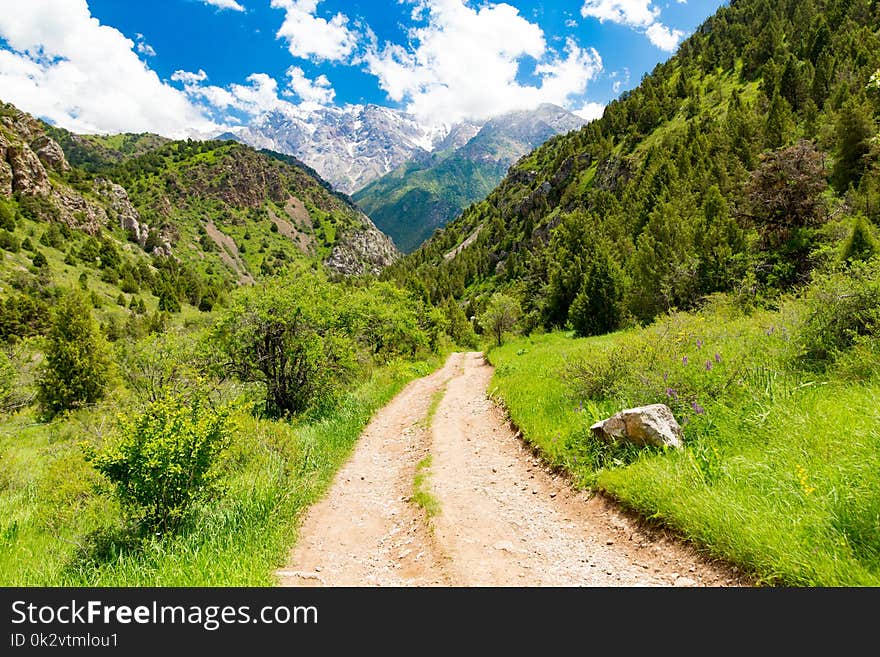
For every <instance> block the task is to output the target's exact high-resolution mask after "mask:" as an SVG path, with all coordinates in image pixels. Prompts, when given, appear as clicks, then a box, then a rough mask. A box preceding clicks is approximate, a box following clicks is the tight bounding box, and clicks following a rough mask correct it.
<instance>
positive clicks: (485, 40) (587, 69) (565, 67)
mask: <svg viewBox="0 0 880 657" xmlns="http://www.w3.org/2000/svg"><path fill="white" fill-rule="evenodd" d="M412 17H413V19H414V20H415V21H417V22H427V25H424V26H421V27H414V28H412V29H411V30H410V32H409V35H408V36H409V40H410V44H411V45H410V46H409V47H408V48H405V47H403V46H401V45H398V44H385V45H384V46H383V47H382V48H379V46H378V44H376V43H375V42H374V43H373V44H372V45H371V47H369V48H368V50H367V53H366V55H365V56H364V57H363V59H362V60H361V61H362V62H363V63H364V65H365V66H366V68H367V70H368V71H369V72H370V73H371V74H373V75H375V76H376V77H377V78H378V79H379V85H380V86H381V88H382V89H383V90H384V91H385V92H386V93H387V94H388V97H389V98H390V99H391V100H393V101H397V102H405V103H406V104H407V110H408V111H409V112H412V113H413V114H415V115H417V116H419V117H420V118H422V119H424V120H434V121H444V122H449V123H452V122H456V121H459V120H462V119H483V118H487V117H490V116H494V115H497V114H499V113H502V112H506V111H511V110H515V109H526V108H530V107H534V106H536V105H538V104H540V103H542V102H548V103H555V104H558V105H563V104H567V103H568V102H569V100H570V98H571V97H573V96H577V95H580V94H583V92H584V91H585V89H586V85H587V83H588V82H589V81H590V80H591V79H593V78H594V77H595V76H596V75H597V74H598V73H599V71H601V70H602V60H601V58H600V57H599V53H597V52H596V51H595V50H594V49H592V48H590V49H585V48H581V47H579V46H578V44H577V43H576V42H575V41H574V40H573V39H567V40H566V46H565V54H564V56H560V55H559V54H558V53H555V52H553V51H551V50H548V48H547V43H546V40H545V38H544V33H543V31H542V30H541V28H540V27H539V26H538V25H536V24H534V23H530V22H529V21H528V20H526V19H525V18H523V17H522V16H521V15H520V14H519V11H518V10H517V9H516V8H515V7H512V6H510V5H508V4H487V5H483V6H481V7H479V9H474V8H471V7H469V6H467V4H466V2H464V1H463V0H419V1H418V2H417V3H416V6H415V8H414V10H413V13H412ZM373 38H374V40H375V37H373ZM523 60H526V61H533V62H534V64H535V68H534V73H535V76H536V77H537V79H538V81H537V82H536V83H535V84H531V85H529V84H524V83H522V82H520V81H518V80H517V77H518V76H519V74H520V73H521V69H520V66H521V64H522V63H523Z"/></svg>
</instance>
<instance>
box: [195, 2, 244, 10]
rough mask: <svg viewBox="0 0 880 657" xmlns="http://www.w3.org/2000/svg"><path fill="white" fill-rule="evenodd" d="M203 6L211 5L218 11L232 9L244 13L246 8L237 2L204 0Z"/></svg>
mask: <svg viewBox="0 0 880 657" xmlns="http://www.w3.org/2000/svg"><path fill="white" fill-rule="evenodd" d="M202 3H203V4H206V5H209V6H211V7H217V9H231V10H232V11H244V7H242V6H241V5H240V4H238V3H237V2H236V1H235V0H202Z"/></svg>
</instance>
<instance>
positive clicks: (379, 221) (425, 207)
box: [352, 103, 586, 253]
mask: <svg viewBox="0 0 880 657" xmlns="http://www.w3.org/2000/svg"><path fill="white" fill-rule="evenodd" d="M585 123H586V121H585V120H584V119H582V118H580V117H578V116H576V115H575V114H572V113H571V112H568V111H567V110H565V109H564V108H562V107H559V106H557V105H552V104H550V103H544V104H541V105H539V106H538V107H537V108H535V109H534V110H518V111H514V112H508V113H506V114H503V115H500V116H497V117H494V118H492V119H490V120H488V121H486V122H485V123H483V124H482V125H481V126H479V127H477V126H476V125H474V124H469V125H467V126H462V128H460V129H459V130H460V133H461V136H459V137H458V142H452V143H451V144H450V145H449V146H448V147H447V148H445V149H443V150H441V149H440V148H438V149H437V151H435V152H434V153H431V154H426V155H424V156H423V157H420V158H414V159H412V160H410V161H408V162H406V163H404V164H402V165H401V166H399V167H398V168H396V169H395V170H393V171H391V172H389V173H388V174H386V175H385V176H383V177H381V178H379V179H378V180H375V181H373V182H371V183H369V184H368V185H367V186H366V187H364V188H362V189H361V190H358V191H357V192H355V193H354V194H353V195H352V198H353V200H354V201H355V202H356V203H358V205H360V207H362V208H363V209H364V211H365V212H366V213H367V214H368V215H369V216H370V217H371V218H372V219H373V221H374V222H375V223H376V225H377V226H379V227H380V228H381V230H382V231H384V232H385V233H386V234H388V235H390V236H391V238H392V239H393V240H394V242H395V244H396V245H397V246H398V248H400V249H401V250H402V251H403V252H405V253H406V252H411V251H412V250H414V249H415V248H416V247H418V246H419V245H420V244H421V243H422V242H424V241H425V240H426V239H427V238H428V237H429V236H430V235H431V234H432V233H433V232H434V231H435V230H436V229H438V228H442V227H443V226H445V225H446V224H447V223H448V222H449V221H451V220H452V219H454V218H455V217H456V216H457V215H458V214H459V213H460V212H461V211H462V210H463V209H464V208H465V207H467V206H468V205H469V204H471V203H473V202H474V201H478V200H481V199H482V198H484V197H485V196H486V195H488V194H489V192H491V191H492V189H494V188H495V186H496V185H497V184H498V183H499V182H501V180H502V179H503V178H504V176H505V174H506V173H507V171H508V169H509V167H510V166H511V165H513V164H514V163H515V162H516V161H517V160H518V159H519V158H520V157H522V156H524V155H525V154H527V153H528V152H530V151H531V150H533V149H534V148H535V147H537V146H539V145H540V144H542V143H543V142H544V141H546V140H547V139H549V138H550V137H552V136H554V135H557V134H561V133H565V132H569V131H571V130H574V129H577V128H579V127H581V126H583V125H584V124H585ZM471 132H472V133H473V136H470V137H469V138H467V139H466V140H465V139H462V136H468V135H469V134H470V133H471ZM451 134H452V133H451ZM456 143H460V145H456Z"/></svg>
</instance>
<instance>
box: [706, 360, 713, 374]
mask: <svg viewBox="0 0 880 657" xmlns="http://www.w3.org/2000/svg"><path fill="white" fill-rule="evenodd" d="M711 369H712V361H711V360H707V361H706V371H707V372H708V371H710V370H711Z"/></svg>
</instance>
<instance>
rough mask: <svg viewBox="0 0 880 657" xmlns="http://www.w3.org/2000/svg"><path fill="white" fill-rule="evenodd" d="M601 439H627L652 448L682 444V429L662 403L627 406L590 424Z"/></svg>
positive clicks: (635, 443) (619, 440) (626, 440)
mask: <svg viewBox="0 0 880 657" xmlns="http://www.w3.org/2000/svg"><path fill="white" fill-rule="evenodd" d="M590 431H592V432H593V435H595V436H597V437H598V438H600V439H601V440H604V441H605V442H628V443H632V444H634V445H653V446H655V447H673V448H676V449H678V448H681V447H682V438H683V434H682V430H681V426H679V424H678V422H677V421H676V419H675V416H674V415H673V414H672V411H671V410H669V407H668V406H666V405H665V404H652V405H650V406H640V407H638V408H629V409H627V410H624V411H621V412H620V413H617V414H616V415H613V416H612V417H610V418H608V419H607V420H602V421H601V422H597V423H596V424H594V425H593V426H591V427H590Z"/></svg>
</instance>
